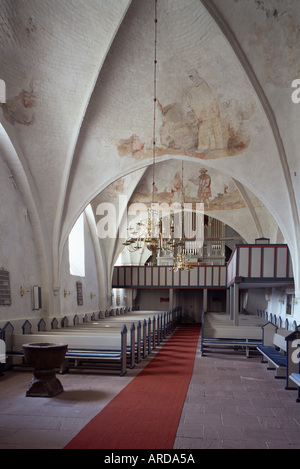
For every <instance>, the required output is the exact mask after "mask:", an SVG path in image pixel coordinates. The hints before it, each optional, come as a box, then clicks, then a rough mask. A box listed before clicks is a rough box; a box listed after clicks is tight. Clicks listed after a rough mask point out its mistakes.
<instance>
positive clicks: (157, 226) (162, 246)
mask: <svg viewBox="0 0 300 469" xmlns="http://www.w3.org/2000/svg"><path fill="white" fill-rule="evenodd" d="M154 1H155V17H154V80H153V96H154V99H153V139H152V155H153V156H152V158H153V161H152V203H151V207H150V208H148V211H147V216H146V217H145V218H144V219H141V220H140V221H139V222H138V223H136V225H135V227H134V228H132V227H129V228H128V232H129V237H128V239H127V240H126V241H125V242H124V243H123V246H125V247H126V248H127V250H128V251H129V252H137V251H140V252H141V253H142V252H143V251H144V249H145V248H147V249H148V250H149V251H150V252H151V254H152V255H154V254H156V253H157V252H158V251H160V250H163V251H165V252H167V253H169V254H171V255H173V262H174V264H173V270H174V272H177V271H182V270H187V271H188V270H191V269H192V266H190V265H189V264H188V263H187V258H186V254H185V252H184V246H185V241H184V239H183V238H182V236H180V237H179V238H177V237H176V236H175V227H174V225H175V221H174V218H175V217H174V214H170V213H168V216H167V217H164V216H163V214H160V213H159V210H158V209H157V204H155V160H156V105H157V23H158V20H157V0H154ZM182 192H183V163H182ZM182 197H183V193H182ZM179 217H181V219H180V220H178V217H177V221H178V222H179V224H181V229H182V227H183V223H184V222H183V215H182V213H181V207H180V215H179ZM166 219H167V221H166ZM166 223H168V226H167V225H166ZM174 256H175V257H174Z"/></svg>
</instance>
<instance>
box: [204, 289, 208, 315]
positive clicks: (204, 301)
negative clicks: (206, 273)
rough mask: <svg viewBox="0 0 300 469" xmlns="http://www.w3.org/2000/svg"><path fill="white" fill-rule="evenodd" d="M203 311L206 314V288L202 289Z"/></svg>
mask: <svg viewBox="0 0 300 469" xmlns="http://www.w3.org/2000/svg"><path fill="white" fill-rule="evenodd" d="M203 309H204V311H205V312H207V288H203Z"/></svg>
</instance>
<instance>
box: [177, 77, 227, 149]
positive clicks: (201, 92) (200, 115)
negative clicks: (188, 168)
mask: <svg viewBox="0 0 300 469" xmlns="http://www.w3.org/2000/svg"><path fill="white" fill-rule="evenodd" d="M189 78H190V80H191V81H192V84H193V86H192V87H191V88H190V89H189V91H188V92H187V94H186V99H187V103H188V106H189V107H190V108H191V109H192V110H193V111H194V113H195V116H196V117H197V119H198V121H199V131H198V148H197V149H196V152H197V153H201V152H206V151H212V150H222V149H224V143H223V124H222V120H221V116H220V111H219V106H218V103H217V100H216V98H215V97H214V95H213V93H212V92H211V89H210V87H209V86H208V84H207V83H206V82H205V81H204V80H203V79H202V78H200V77H199V75H198V72H197V70H195V69H193V70H190V71H189ZM194 151H195V150H194Z"/></svg>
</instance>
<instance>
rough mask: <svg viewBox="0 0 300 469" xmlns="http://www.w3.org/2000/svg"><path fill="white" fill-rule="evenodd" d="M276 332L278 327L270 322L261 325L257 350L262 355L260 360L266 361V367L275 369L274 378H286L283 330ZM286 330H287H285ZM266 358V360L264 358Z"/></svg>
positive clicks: (285, 349) (285, 348)
mask: <svg viewBox="0 0 300 469" xmlns="http://www.w3.org/2000/svg"><path fill="white" fill-rule="evenodd" d="M280 332H281V333H279V332H278V327H277V326H275V325H274V324H273V323H271V322H267V323H266V324H265V325H264V326H262V339H263V343H262V345H259V346H258V347H257V350H258V351H259V352H260V353H261V355H262V362H266V361H267V363H268V369H270V370H275V378H286V373H287V355H286V351H287V346H286V340H285V335H284V330H281V331H280ZM286 332H287V331H286ZM264 358H266V360H264Z"/></svg>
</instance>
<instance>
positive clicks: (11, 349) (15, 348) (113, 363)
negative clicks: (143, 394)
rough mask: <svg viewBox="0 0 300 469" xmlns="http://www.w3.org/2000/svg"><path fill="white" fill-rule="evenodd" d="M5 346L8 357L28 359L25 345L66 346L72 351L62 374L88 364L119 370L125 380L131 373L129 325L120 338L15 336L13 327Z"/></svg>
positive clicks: (8, 326)
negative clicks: (62, 344)
mask: <svg viewBox="0 0 300 469" xmlns="http://www.w3.org/2000/svg"><path fill="white" fill-rule="evenodd" d="M4 329H5V331H4V334H5V336H4V337H5V339H4V340H5V344H6V351H7V356H9V357H15V356H19V357H22V358H23V356H24V354H23V349H22V345H23V344H24V343H33V342H43V343H44V342H49V338H50V337H51V342H58V343H66V344H67V345H68V350H67V353H66V357H65V362H64V364H63V365H62V367H61V372H66V371H67V369H68V368H70V367H72V366H79V365H80V364H82V365H83V364H84V363H85V365H83V366H84V367H85V368H87V363H89V364H90V363H91V362H93V363H94V367H97V369H106V370H115V369H118V370H119V371H120V375H121V376H124V375H125V374H126V372H127V363H126V361H127V360H126V358H127V328H126V325H124V326H123V327H122V330H121V332H120V333H119V334H114V335H113V336H112V335H110V336H103V335H100V334H98V335H89V336H88V338H87V336H84V335H80V334H77V335H75V334H67V333H66V334H58V333H57V331H55V332H54V331H53V333H51V334H46V333H44V332H39V333H33V334H30V333H29V334H14V328H13V326H12V324H11V323H7V324H6V325H5V326H4Z"/></svg>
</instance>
